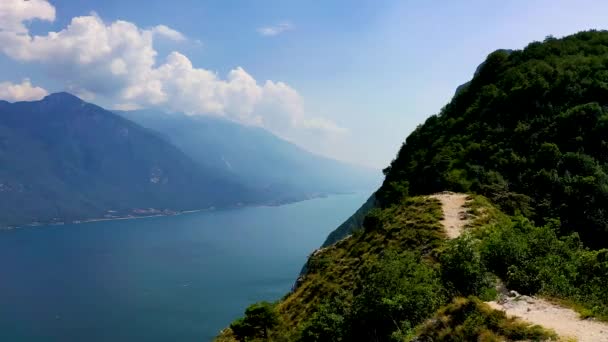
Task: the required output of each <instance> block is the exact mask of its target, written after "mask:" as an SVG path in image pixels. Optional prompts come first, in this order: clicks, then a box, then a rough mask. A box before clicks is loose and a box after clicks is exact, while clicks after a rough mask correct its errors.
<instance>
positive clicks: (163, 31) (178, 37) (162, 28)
mask: <svg viewBox="0 0 608 342" xmlns="http://www.w3.org/2000/svg"><path fill="white" fill-rule="evenodd" d="M152 31H153V32H154V33H155V34H158V35H160V36H163V37H165V38H169V39H171V40H175V41H176V42H181V41H184V40H186V37H185V36H184V35H183V34H182V33H181V32H179V31H176V30H174V29H172V28H170V27H169V26H166V25H158V26H156V27H154V29H153V30H152Z"/></svg>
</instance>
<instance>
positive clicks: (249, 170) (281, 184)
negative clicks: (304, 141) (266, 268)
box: [117, 110, 381, 201]
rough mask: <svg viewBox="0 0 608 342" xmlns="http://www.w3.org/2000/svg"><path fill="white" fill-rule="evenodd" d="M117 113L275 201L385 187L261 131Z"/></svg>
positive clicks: (374, 175)
mask: <svg viewBox="0 0 608 342" xmlns="http://www.w3.org/2000/svg"><path fill="white" fill-rule="evenodd" d="M117 113H118V114H120V115H122V116H124V117H126V118H128V119H130V120H133V121H134V122H137V123H139V124H140V125H142V126H144V127H147V128H150V129H153V130H156V131H158V132H159V133H160V134H161V135H162V136H163V137H165V138H166V139H167V140H169V141H171V142H172V143H173V144H175V146H177V147H179V148H180V149H181V150H182V151H184V152H185V153H186V154H187V155H189V156H190V157H191V158H192V159H193V160H195V161H197V162H198V163H200V164H201V165H204V166H205V167H207V168H210V169H214V170H217V171H218V172H220V173H222V174H228V175H231V176H234V177H235V178H236V179H238V180H239V181H240V182H241V183H243V184H245V185H247V186H249V187H251V188H253V189H256V190H257V191H263V192H264V193H265V194H267V195H268V196H269V197H271V198H273V199H275V201H285V200H294V199H302V198H307V197H311V196H315V195H319V194H327V193H340V192H352V191H357V190H369V189H371V188H373V187H375V186H377V185H378V184H379V182H380V177H381V173H380V172H379V171H377V170H373V169H368V168H364V167H359V166H354V165H349V164H347V163H343V162H339V161H336V160H332V159H329V158H325V157H321V156H318V155H315V154H313V153H310V152H308V151H306V150H303V149H302V148H300V147H298V146H296V145H294V144H292V143H290V142H288V141H285V140H283V139H281V138H279V137H277V136H275V135H273V134H272V133H270V132H268V131H266V130H264V129H262V128H258V127H251V126H244V125H240V124H238V123H235V122H231V121H228V120H224V119H220V118H213V117H208V116H186V115H184V114H166V113H163V112H159V111H152V110H140V111H127V112H117Z"/></svg>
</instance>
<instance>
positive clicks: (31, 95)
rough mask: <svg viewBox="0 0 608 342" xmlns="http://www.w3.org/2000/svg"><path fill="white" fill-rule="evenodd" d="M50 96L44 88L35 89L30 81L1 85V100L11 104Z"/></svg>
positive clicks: (3, 83)
mask: <svg viewBox="0 0 608 342" xmlns="http://www.w3.org/2000/svg"><path fill="white" fill-rule="evenodd" d="M46 95H48V92H47V91H46V90H45V89H44V88H40V87H35V86H33V85H32V83H31V82H30V80H28V79H24V80H23V81H22V82H21V83H18V84H14V83H11V82H1V83H0V100H6V101H10V102H16V101H35V100H40V99H42V98H43V97H45V96H46Z"/></svg>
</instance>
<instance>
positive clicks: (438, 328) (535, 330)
mask: <svg viewBox="0 0 608 342" xmlns="http://www.w3.org/2000/svg"><path fill="white" fill-rule="evenodd" d="M416 335H417V336H418V337H417V340H418V341H434V342H442V341H446V342H447V341H479V342H499V341H505V340H507V341H524V340H525V341H544V340H548V339H555V338H556V337H557V336H556V335H555V333H553V332H551V331H547V330H545V329H543V328H542V327H540V326H537V325H534V326H533V325H530V324H527V323H523V322H521V321H518V320H517V319H515V318H508V317H507V316H506V315H505V313H504V312H502V311H497V310H492V308H490V307H489V306H488V305H486V304H484V303H483V302H481V301H480V300H479V299H477V298H475V297H469V298H456V299H455V300H454V301H453V302H452V303H450V304H449V305H447V306H445V307H443V308H442V309H441V310H439V312H437V314H436V315H435V317H433V319H430V320H428V321H427V322H426V323H425V324H423V325H421V326H420V327H419V328H418V329H417V334H416Z"/></svg>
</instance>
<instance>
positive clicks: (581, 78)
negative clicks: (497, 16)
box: [377, 31, 608, 247]
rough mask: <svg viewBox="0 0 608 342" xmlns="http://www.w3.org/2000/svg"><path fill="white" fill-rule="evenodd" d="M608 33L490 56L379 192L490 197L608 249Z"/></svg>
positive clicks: (409, 147) (410, 141) (392, 197)
mask: <svg viewBox="0 0 608 342" xmlns="http://www.w3.org/2000/svg"><path fill="white" fill-rule="evenodd" d="M607 64H608V32H605V31H602V32H597V31H589V32H581V33H578V34H575V35H572V36H569V37H565V38H563V39H555V38H551V37H549V38H547V39H546V40H545V41H544V42H542V43H541V42H535V43H532V44H530V45H528V46H527V47H526V48H525V49H524V50H521V51H512V52H511V51H504V50H501V51H497V52H495V53H492V54H490V56H488V58H487V60H486V61H485V62H484V63H483V64H482V66H481V67H480V68H479V70H478V72H477V74H476V75H475V77H474V78H473V79H472V80H471V82H470V83H469V84H468V85H467V86H466V87H465V88H464V89H462V90H461V91H460V92H459V93H458V94H457V95H456V96H455V97H454V99H453V100H452V101H451V102H450V103H449V104H448V105H447V106H445V107H444V108H443V110H442V111H441V113H440V114H439V115H435V116H432V117H430V118H429V119H428V120H426V122H425V123H424V124H423V125H421V126H419V127H418V128H417V129H416V130H415V131H414V132H413V133H412V134H411V135H410V136H409V137H408V138H407V140H406V142H405V144H404V145H403V146H402V148H401V150H400V151H399V153H398V155H397V158H396V159H395V160H394V161H393V162H392V164H391V165H390V166H389V167H388V168H387V169H385V174H386V179H385V182H384V184H383V185H382V187H381V188H380V190H379V191H378V193H377V198H378V200H379V201H380V203H381V205H383V206H390V205H391V204H392V203H395V201H397V200H398V199H399V196H400V194H401V193H402V192H403V191H406V192H408V193H409V194H412V195H418V194H429V193H433V192H437V191H443V190H453V191H464V192H476V193H481V194H484V195H486V196H487V197H488V198H490V199H491V200H492V201H494V202H495V203H497V204H499V205H500V206H501V208H502V209H503V210H505V211H506V212H508V213H515V212H520V213H522V214H524V215H525V216H527V217H529V218H532V219H533V220H534V221H535V222H537V223H538V224H544V223H546V222H549V221H550V220H551V219H552V218H558V219H559V222H560V223H561V224H560V232H562V233H567V232H572V231H578V232H579V233H580V235H581V237H582V239H583V240H584V241H585V242H586V243H588V244H589V245H593V246H601V247H603V246H606V241H608V239H607V238H608V220H607V218H608V217H607V213H606V209H605V208H606V207H608V139H607V138H606V137H607V136H608V107H607V106H608V70H607V69H606V65H607Z"/></svg>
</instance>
